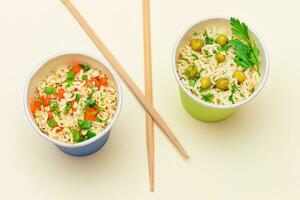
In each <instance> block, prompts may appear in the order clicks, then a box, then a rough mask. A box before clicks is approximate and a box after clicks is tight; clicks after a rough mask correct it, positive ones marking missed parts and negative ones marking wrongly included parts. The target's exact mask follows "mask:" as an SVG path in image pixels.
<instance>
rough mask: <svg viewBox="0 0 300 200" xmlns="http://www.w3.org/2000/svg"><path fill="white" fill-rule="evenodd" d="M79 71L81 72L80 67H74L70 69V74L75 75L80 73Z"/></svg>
mask: <svg viewBox="0 0 300 200" xmlns="http://www.w3.org/2000/svg"><path fill="white" fill-rule="evenodd" d="M80 70H81V67H80V65H79V64H76V65H74V66H73V67H72V68H71V69H70V71H71V72H74V73H76V74H77V73H78V72H80Z"/></svg>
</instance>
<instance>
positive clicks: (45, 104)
mask: <svg viewBox="0 0 300 200" xmlns="http://www.w3.org/2000/svg"><path fill="white" fill-rule="evenodd" d="M50 100H51V98H50V97H46V98H44V106H45V107H46V106H49V105H50Z"/></svg>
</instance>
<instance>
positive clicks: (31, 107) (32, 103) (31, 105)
mask: <svg viewBox="0 0 300 200" xmlns="http://www.w3.org/2000/svg"><path fill="white" fill-rule="evenodd" d="M30 110H31V113H32V114H33V115H34V114H35V110H36V109H35V105H34V101H32V102H31V103H30Z"/></svg>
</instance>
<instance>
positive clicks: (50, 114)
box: [48, 111, 53, 119]
mask: <svg viewBox="0 0 300 200" xmlns="http://www.w3.org/2000/svg"><path fill="white" fill-rule="evenodd" d="M48 118H49V119H53V114H52V112H50V111H48Z"/></svg>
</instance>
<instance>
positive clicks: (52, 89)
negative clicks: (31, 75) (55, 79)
mask: <svg viewBox="0 0 300 200" xmlns="http://www.w3.org/2000/svg"><path fill="white" fill-rule="evenodd" d="M44 93H45V94H46V95H51V94H55V93H56V88H55V87H45V88H44Z"/></svg>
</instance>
